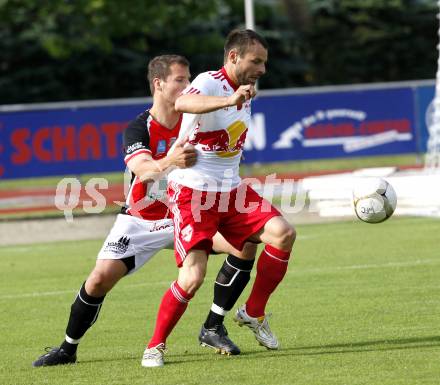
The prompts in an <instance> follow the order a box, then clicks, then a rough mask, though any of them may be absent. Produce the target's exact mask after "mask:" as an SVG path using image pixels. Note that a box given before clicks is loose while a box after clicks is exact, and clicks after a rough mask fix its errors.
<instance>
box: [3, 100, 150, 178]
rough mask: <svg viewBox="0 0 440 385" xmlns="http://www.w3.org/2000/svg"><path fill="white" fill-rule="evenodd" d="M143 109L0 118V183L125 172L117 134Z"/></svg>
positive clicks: (62, 111)
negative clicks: (22, 179) (10, 179)
mask: <svg viewBox="0 0 440 385" xmlns="http://www.w3.org/2000/svg"><path fill="white" fill-rule="evenodd" d="M145 108H146V105H145V104H134V105H123V106H105V107H102V106H101V107H90V108H89V107H81V108H63V109H39V110H34V111H20V112H6V113H1V114H0V139H1V140H0V177H1V178H5V179H6V178H24V177H31V176H32V177H34V176H35V177H38V176H48V175H79V174H85V173H95V172H107V171H119V170H124V169H125V166H124V163H123V161H122V159H123V152H122V135H121V133H122V131H123V130H124V128H125V127H126V126H127V123H128V122H129V121H130V120H132V119H134V118H135V117H136V115H138V114H139V113H140V112H142V111H143V110H145Z"/></svg>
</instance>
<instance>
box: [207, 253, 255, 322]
mask: <svg viewBox="0 0 440 385" xmlns="http://www.w3.org/2000/svg"><path fill="white" fill-rule="evenodd" d="M253 265H254V260H253V259H252V260H250V261H248V260H244V259H240V258H237V257H235V256H234V255H231V254H230V255H228V256H227V257H226V260H225V262H223V265H222V267H221V269H220V271H219V272H218V274H217V278H216V280H215V283H214V303H213V305H212V307H211V310H210V312H209V314H208V317H207V318H206V321H205V324H204V326H205V328H213V327H215V326H216V325H221V324H222V323H223V320H224V318H225V314H226V313H227V312H228V311H229V310H231V309H232V307H233V306H234V305H235V302H237V299H238V297H240V294H241V293H242V292H243V290H244V288H245V287H246V285H247V283H248V282H249V279H250V277H251V270H252V266H253Z"/></svg>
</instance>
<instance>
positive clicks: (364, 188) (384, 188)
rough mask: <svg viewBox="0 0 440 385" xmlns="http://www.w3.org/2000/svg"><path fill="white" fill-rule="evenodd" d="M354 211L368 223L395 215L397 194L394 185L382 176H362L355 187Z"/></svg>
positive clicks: (381, 220) (377, 221)
mask: <svg viewBox="0 0 440 385" xmlns="http://www.w3.org/2000/svg"><path fill="white" fill-rule="evenodd" d="M353 205H354V212H355V213H356V215H357V217H358V218H359V219H360V220H361V221H364V222H367V223H380V222H383V221H385V220H387V219H388V218H389V217H390V216H391V215H393V213H394V210H395V209H396V205H397V196H396V192H395V191H394V188H393V186H391V185H390V184H389V183H388V182H387V181H386V180H384V179H382V178H362V179H359V180H358V181H356V185H355V187H354V189H353Z"/></svg>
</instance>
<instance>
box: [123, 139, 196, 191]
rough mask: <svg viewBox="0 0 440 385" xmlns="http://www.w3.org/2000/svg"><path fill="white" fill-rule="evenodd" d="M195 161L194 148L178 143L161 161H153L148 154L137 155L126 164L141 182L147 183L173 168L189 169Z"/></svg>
mask: <svg viewBox="0 0 440 385" xmlns="http://www.w3.org/2000/svg"><path fill="white" fill-rule="evenodd" d="M196 160H197V153H196V150H195V149H194V147H193V146H190V145H188V144H187V145H185V143H184V142H180V143H177V144H176V145H175V146H174V148H173V151H170V152H168V154H167V156H165V157H164V158H162V159H159V160H154V159H153V158H152V157H151V155H149V154H139V155H138V156H136V157H134V158H133V159H130V160H129V161H128V162H127V167H128V168H129V169H130V171H131V172H133V173H134V174H135V175H136V176H137V177H138V178H139V179H140V180H141V181H142V182H149V181H154V180H157V179H159V178H161V177H163V176H164V175H165V174H167V173H168V172H169V171H171V169H172V168H174V167H178V168H187V167H191V166H193V165H194V164H195V163H196Z"/></svg>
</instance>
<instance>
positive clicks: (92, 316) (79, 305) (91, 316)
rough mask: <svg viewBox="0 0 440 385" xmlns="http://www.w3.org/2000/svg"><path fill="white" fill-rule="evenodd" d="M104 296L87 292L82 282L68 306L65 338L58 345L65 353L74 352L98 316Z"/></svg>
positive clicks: (71, 353)
mask: <svg viewBox="0 0 440 385" xmlns="http://www.w3.org/2000/svg"><path fill="white" fill-rule="evenodd" d="M104 298H105V296H103V297H99V298H97V297H92V296H90V295H89V294H87V292H86V289H85V282H84V283H83V285H82V286H81V289H80V290H79V293H78V295H77V296H76V298H75V301H74V302H73V304H72V306H71V308H70V316H69V322H68V324H67V328H66V339H65V340H64V341H63V343H62V344H61V346H60V347H61V349H63V350H64V351H65V352H66V353H67V354H70V355H73V354H75V352H76V349H77V348H78V344H79V340H80V339H81V337H82V336H83V335H84V334H85V332H86V331H87V330H88V329H89V328H90V327H91V326H92V325H93V324H94V323H95V321H96V319H97V318H98V315H99V311H100V310H101V306H102V303H103V302H104Z"/></svg>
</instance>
